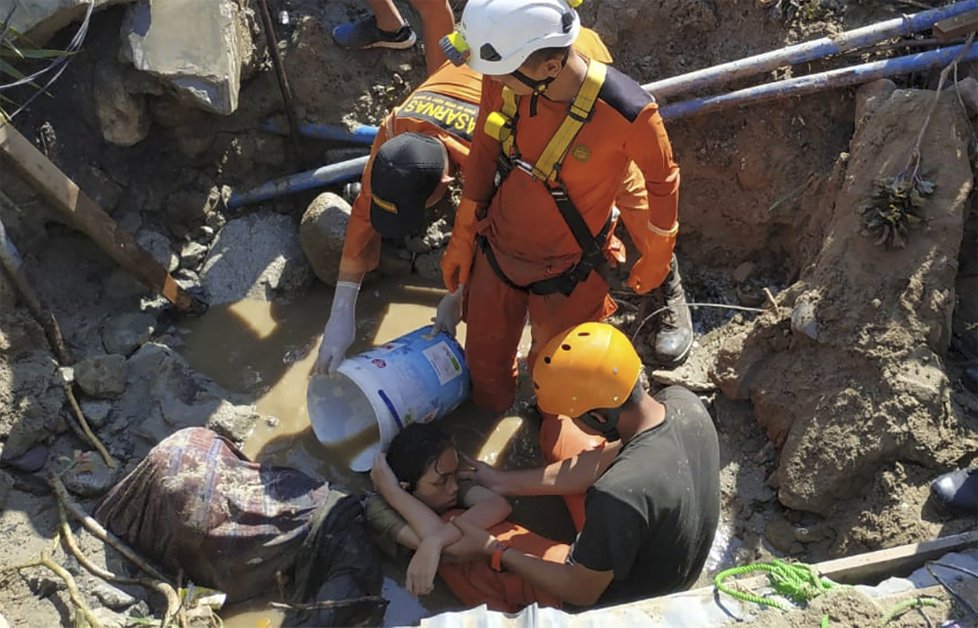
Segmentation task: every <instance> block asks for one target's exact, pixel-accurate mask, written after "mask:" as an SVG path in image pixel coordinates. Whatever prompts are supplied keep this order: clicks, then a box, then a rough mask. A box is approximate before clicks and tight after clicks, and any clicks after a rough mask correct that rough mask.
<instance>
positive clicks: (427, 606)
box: [182, 282, 570, 628]
mask: <svg viewBox="0 0 978 628" xmlns="http://www.w3.org/2000/svg"><path fill="white" fill-rule="evenodd" d="M443 294H444V292H443V291H441V290H439V289H437V288H436V287H435V286H433V285H425V284H420V285H407V286H404V285H396V284H394V283H393V282H388V283H380V284H378V285H374V286H369V287H365V288H364V289H363V291H362V292H361V295H360V298H359V300H358V303H357V315H358V338H357V341H356V343H355V344H354V346H353V347H352V348H351V350H350V354H353V353H356V352H358V351H360V350H363V349H365V348H368V347H370V346H374V345H377V344H382V343H384V342H387V341H389V340H392V339H394V338H396V337H398V336H401V335H403V334H405V333H408V332H411V331H414V330H415V329H417V328H419V327H422V326H424V325H427V324H429V323H430V320H431V318H432V317H433V316H434V313H435V307H436V306H437V304H438V301H439V299H440V298H441V296H442V295H443ZM331 298H332V294H331V292H330V291H329V290H327V289H325V288H323V287H321V286H320V287H319V288H317V289H315V290H313V291H312V292H311V293H310V294H309V295H306V296H304V297H303V298H302V299H299V300H297V301H295V302H293V303H288V304H283V303H268V302H262V301H241V302H238V303H234V304H230V305H224V306H215V307H213V308H212V309H211V310H210V311H209V312H208V313H207V315H206V316H204V317H203V318H201V319H199V320H195V321H188V322H187V323H186V326H185V333H186V338H185V343H186V344H185V346H184V347H183V349H182V353H183V354H184V356H185V357H186V358H187V360H188V361H189V362H190V364H191V366H192V367H193V368H194V369H196V370H198V371H200V372H202V373H204V374H206V375H208V376H209V377H211V378H212V379H214V380H215V381H216V382H218V383H219V384H221V385H222V386H224V387H225V388H227V389H229V390H232V391H235V392H238V393H243V394H245V395H248V396H249V397H251V398H252V399H253V400H254V402H255V404H256V406H257V410H258V412H259V414H261V415H262V416H264V417H266V420H265V421H261V422H259V424H258V425H257V426H256V427H255V430H254V432H253V433H252V435H251V437H250V438H249V439H248V440H247V442H246V443H245V445H244V452H245V453H246V454H247V455H248V456H250V457H252V458H253V459H256V460H261V461H264V462H270V463H274V464H284V465H288V466H292V467H295V468H298V469H301V470H302V471H304V472H306V473H308V474H309V475H312V476H316V477H320V478H323V479H325V480H328V481H330V482H334V483H341V484H344V485H346V486H349V487H351V488H355V489H366V488H369V485H370V482H369V478H368V477H367V475H366V474H358V473H355V472H353V471H351V470H350V469H349V466H348V465H349V462H350V460H352V458H353V457H354V456H355V455H356V454H357V453H358V452H360V451H362V450H363V449H364V448H366V447H367V446H369V445H370V444H371V443H372V442H374V441H375V440H376V439H377V437H378V430H377V428H376V426H374V427H371V428H370V429H368V430H365V431H364V432H362V433H360V434H357V435H354V436H352V437H351V438H349V439H348V440H347V441H344V442H343V443H338V444H335V445H333V446H330V447H326V446H324V445H322V444H320V443H319V442H318V441H317V440H316V438H315V436H314V435H313V433H312V429H311V427H310V425H309V419H308V413H307V409H306V388H307V384H308V381H309V377H310V373H311V370H312V367H313V365H314V363H315V359H316V353H317V351H318V346H319V340H320V336H321V333H322V328H323V325H324V324H325V321H326V318H327V315H328V312H329V305H330V302H331ZM464 335H465V327H464V324H463V325H462V326H461V327H460V329H459V339H460V341H463V342H464ZM528 349H529V334H528V333H526V334H524V338H523V341H522V343H521V347H520V353H521V355H524V356H525V355H526V352H527V351H528ZM524 396H525V395H524ZM444 425H445V428H446V429H447V430H448V431H449V432H450V433H451V434H452V436H453V438H454V440H455V442H456V443H457V444H458V446H459V448H460V449H461V450H462V451H464V452H466V453H468V454H470V455H473V456H475V457H477V458H479V459H481V460H484V461H486V462H489V463H491V464H499V463H503V462H506V463H508V464H510V465H512V466H519V467H525V466H530V465H533V464H536V463H537V462H538V461H537V460H536V458H535V455H536V452H535V450H534V449H533V447H532V443H533V442H535V441H536V424H535V421H534V419H533V418H532V417H531V416H520V415H518V414H517V415H512V416H504V417H502V418H500V417H498V416H493V415H490V414H488V413H485V412H482V411H479V410H478V409H476V408H475V407H474V406H472V405H471V404H468V403H467V404H464V405H463V406H462V407H461V408H459V409H458V410H457V411H456V412H454V413H453V414H452V415H451V416H449V417H446V419H445V420H444ZM513 519H514V520H516V521H518V522H520V523H523V524H525V525H528V526H530V527H531V528H534V529H537V530H541V531H549V532H551V533H552V535H553V536H555V537H557V538H561V537H562V538H565V539H566V538H567V537H568V536H569V534H570V532H569V530H570V528H569V522H568V521H567V516H566V511H565V510H564V509H563V504H562V503H561V502H560V501H559V500H558V499H554V500H546V499H539V498H538V499H536V500H531V501H530V502H529V503H521V502H520V501H519V500H517V501H516V502H515V503H514V515H513ZM405 567H406V565H393V564H388V565H385V575H386V577H385V583H384V595H385V597H387V598H388V599H389V600H391V602H392V603H391V606H390V607H389V609H388V612H387V617H386V623H388V624H391V623H393V624H404V623H411V622H414V621H416V620H417V619H419V618H420V617H422V616H423V615H425V614H428V613H430V612H433V611H438V610H441V609H444V608H448V607H452V606H453V605H457V602H455V601H454V598H453V597H452V596H451V594H450V593H449V592H447V591H445V590H444V589H443V588H437V589H436V591H435V593H434V594H432V595H431V596H426V597H425V598H423V599H422V600H420V601H419V600H415V599H414V598H412V597H411V596H410V595H409V594H408V593H407V592H406V591H404V590H403V587H402V585H403V572H404V568H405ZM225 619H226V624H227V625H228V626H230V627H232V628H233V627H239V628H245V627H249V628H250V627H252V626H260V627H262V628H265V627H269V628H270V627H272V626H276V625H278V624H279V623H280V616H279V615H277V614H276V613H274V612H271V611H267V610H254V609H250V610H249V609H240V612H235V611H233V610H232V611H231V613H229V616H228V617H226V618H225Z"/></svg>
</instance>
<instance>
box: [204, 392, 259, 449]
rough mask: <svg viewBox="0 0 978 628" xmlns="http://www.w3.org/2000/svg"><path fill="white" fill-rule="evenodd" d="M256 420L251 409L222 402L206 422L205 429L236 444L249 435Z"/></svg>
mask: <svg viewBox="0 0 978 628" xmlns="http://www.w3.org/2000/svg"><path fill="white" fill-rule="evenodd" d="M258 418H259V416H258V415H257V414H256V413H255V412H254V410H252V409H251V408H241V407H238V406H235V405H232V404H230V403H227V402H224V403H221V405H219V406H218V407H217V409H216V410H214V412H213V414H212V415H211V417H210V418H209V419H208V420H207V428H208V429H211V430H214V431H215V432H217V433H218V434H220V435H221V436H226V437H228V438H230V439H231V440H233V441H235V442H237V443H243V442H244V441H245V440H247V438H248V436H250V435H251V431H252V430H253V429H254V428H255V423H256V422H257V421H258Z"/></svg>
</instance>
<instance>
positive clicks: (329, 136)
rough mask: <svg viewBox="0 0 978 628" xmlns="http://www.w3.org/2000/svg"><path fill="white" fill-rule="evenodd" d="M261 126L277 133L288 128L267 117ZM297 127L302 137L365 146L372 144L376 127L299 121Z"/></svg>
mask: <svg viewBox="0 0 978 628" xmlns="http://www.w3.org/2000/svg"><path fill="white" fill-rule="evenodd" d="M261 128H262V129H263V130H265V131H268V132H269V133H276V134H278V135H285V134H286V133H288V130H287V129H286V128H285V127H283V126H282V123H281V122H280V121H279V120H276V119H274V118H269V119H268V120H265V121H264V122H262V124H261ZM298 129H299V135H302V136H303V137H310V138H314V139H317V140H329V141H332V142H349V143H351V144H366V145H367V146H369V145H371V144H373V143H374V138H375V137H377V127H375V126H370V125H367V124H359V123H357V124H354V125H353V126H352V127H346V126H344V125H342V124H322V123H319V122H300V123H299V127H298Z"/></svg>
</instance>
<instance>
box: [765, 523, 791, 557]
mask: <svg viewBox="0 0 978 628" xmlns="http://www.w3.org/2000/svg"><path fill="white" fill-rule="evenodd" d="M764 538H765V539H767V541H768V543H770V544H771V545H772V546H773V547H774V549H776V550H778V551H779V552H781V553H783V554H787V553H789V552H790V551H791V546H792V545H794V544H795V543H796V540H795V528H794V527H793V526H792V525H791V524H790V523H788V522H787V521H786V520H785V519H783V518H781V517H776V518H774V519H771V520H770V521H768V522H767V525H765V526H764Z"/></svg>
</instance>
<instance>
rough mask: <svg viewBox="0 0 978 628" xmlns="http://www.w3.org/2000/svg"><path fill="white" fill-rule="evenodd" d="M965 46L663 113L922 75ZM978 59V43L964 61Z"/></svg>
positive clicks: (697, 111)
mask: <svg viewBox="0 0 978 628" xmlns="http://www.w3.org/2000/svg"><path fill="white" fill-rule="evenodd" d="M963 48H964V45H963V44H962V45H959V46H949V47H947V48H937V49H935V50H928V51H927V52H921V53H918V54H913V55H907V56H905V57H894V58H892V59H886V60H885V61H874V62H872V63H864V64H862V65H855V66H852V67H848V68H839V69H838V70H830V71H828V72H821V73H819V74H811V75H809V76H800V77H798V78H793V79H787V80H783V81H776V82H774V83H767V84H764V85H757V86H755V87H748V88H746V89H741V90H738V91H735V92H730V93H729V94H721V95H719V96H707V97H706V98H696V99H693V100H686V101H683V102H677V103H672V104H669V105H665V106H663V107H662V108H661V109H660V110H659V112H660V113H661V115H662V118H663V119H665V120H679V119H681V118H688V117H691V116H696V115H701V114H704V113H711V112H713V111H717V110H719V109H726V108H729V107H735V106H738V105H747V104H750V105H756V104H758V103H763V102H768V101H771V100H782V99H785V98H788V97H791V96H801V95H803V94H810V93H812V92H817V91H821V90H824V89H831V88H836V87H844V86H847V85H858V84H860V83H867V82H869V81H872V80H874V79H878V78H884V77H887V76H895V75H898V74H909V73H911V72H920V71H922V70H929V69H932V68H935V67H941V66H945V65H948V64H950V63H951V62H952V61H954V59H955V58H957V56H958V54H960V52H961V50H962V49H963ZM976 59H978V42H976V43H974V44H972V45H971V47H970V49H969V50H968V52H967V53H966V54H965V55H964V57H963V58H962V59H961V60H962V61H974V60H976Z"/></svg>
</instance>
